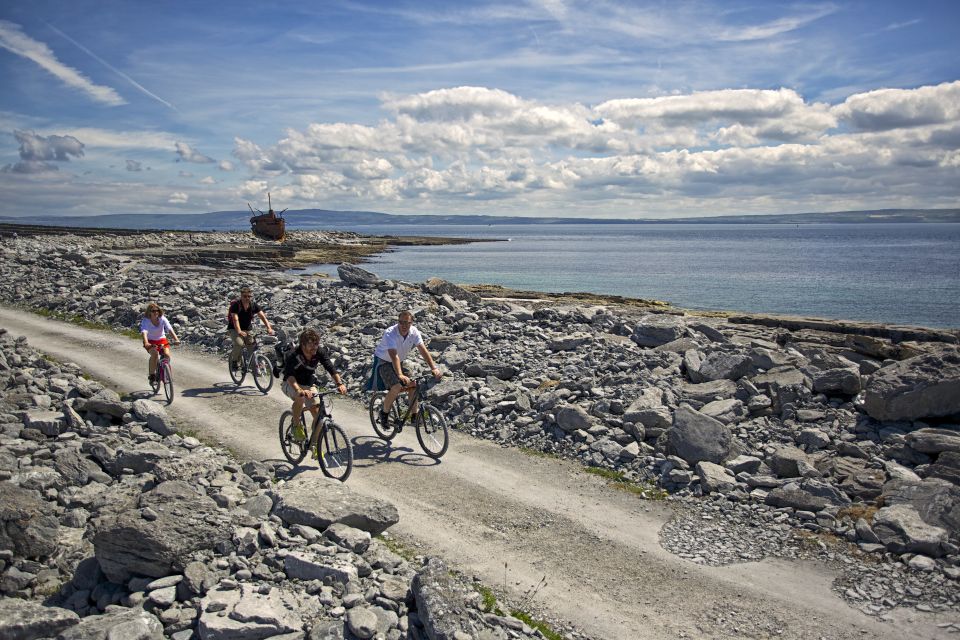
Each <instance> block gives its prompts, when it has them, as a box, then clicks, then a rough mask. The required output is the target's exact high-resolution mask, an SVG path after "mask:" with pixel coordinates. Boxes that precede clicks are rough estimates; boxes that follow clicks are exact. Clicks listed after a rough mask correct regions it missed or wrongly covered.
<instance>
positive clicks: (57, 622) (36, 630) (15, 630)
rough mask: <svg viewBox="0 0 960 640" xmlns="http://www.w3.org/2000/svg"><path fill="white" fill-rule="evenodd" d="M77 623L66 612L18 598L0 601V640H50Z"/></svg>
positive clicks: (1, 599) (78, 618) (65, 610)
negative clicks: (45, 639)
mask: <svg viewBox="0 0 960 640" xmlns="http://www.w3.org/2000/svg"><path fill="white" fill-rule="evenodd" d="M79 621H80V617H79V616H77V614H76V613H74V612H73V611H69V610H67V609H60V608H59V607H45V606H43V605H42V604H40V603H39V602H32V601H30V600H21V599H19V598H0V638H3V639H4V640H33V638H52V637H54V636H56V635H57V634H58V633H60V632H61V631H63V630H64V629H67V628H69V627H71V626H73V625H75V624H77V623H78V622H79Z"/></svg>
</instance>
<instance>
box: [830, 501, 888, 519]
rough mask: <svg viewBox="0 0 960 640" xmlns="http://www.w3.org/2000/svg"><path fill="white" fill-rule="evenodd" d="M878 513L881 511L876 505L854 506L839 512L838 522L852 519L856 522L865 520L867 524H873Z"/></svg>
mask: <svg viewBox="0 0 960 640" xmlns="http://www.w3.org/2000/svg"><path fill="white" fill-rule="evenodd" d="M877 511H879V509H878V507H876V506H874V505H865V504H854V505H850V506H849V507H844V508H843V509H840V511H838V512H837V520H842V519H843V518H850V519H851V520H853V521H854V522H856V521H857V520H859V519H860V518H863V519H864V520H866V521H867V522H873V516H874V514H875V513H876V512H877Z"/></svg>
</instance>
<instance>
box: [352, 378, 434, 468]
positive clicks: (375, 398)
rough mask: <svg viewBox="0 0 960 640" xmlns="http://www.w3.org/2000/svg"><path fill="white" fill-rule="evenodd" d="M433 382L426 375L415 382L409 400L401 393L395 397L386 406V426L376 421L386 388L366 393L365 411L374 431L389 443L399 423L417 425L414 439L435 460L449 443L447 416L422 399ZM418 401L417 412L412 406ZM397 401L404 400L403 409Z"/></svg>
mask: <svg viewBox="0 0 960 640" xmlns="http://www.w3.org/2000/svg"><path fill="white" fill-rule="evenodd" d="M436 383H437V380H436V379H435V378H433V376H426V377H424V378H421V379H419V380H417V381H415V382H414V386H413V388H414V389H415V392H414V395H413V399H412V402H410V401H408V399H407V396H406V394H405V393H401V394H400V395H399V396H397V399H396V401H395V402H394V403H393V406H392V407H390V419H389V420H388V424H386V425H384V424H380V408H381V407H382V406H383V398H384V396H385V395H386V391H375V392H373V393H372V394H370V402H369V403H368V405H367V410H368V412H369V413H370V424H371V425H373V430H374V431H375V432H376V434H377V435H378V436H380V437H381V438H383V439H384V440H386V441H387V442H390V441H391V440H393V439H394V438H395V437H396V436H397V434H398V433H399V432H400V430H401V429H402V428H403V425H405V424H406V423H407V422H411V423H413V424H414V425H415V426H416V428H417V440H418V441H419V442H420V447H421V448H422V449H423V452H424V453H426V454H427V455H428V456H430V457H431V458H433V459H434V460H439V459H440V457H441V456H442V455H443V454H444V453H446V452H447V447H448V446H449V445H450V435H449V433H448V429H447V419H446V418H444V417H443V414H442V413H440V411H439V410H438V409H437V408H436V407H434V406H433V405H432V404H430V403H429V402H426V401H425V396H424V392H425V391H428V390H429V389H430V388H431V387H433V386H434V385H435V384H436ZM408 389H409V387H408ZM406 390H407V389H405V390H404V391H406ZM418 402H419V405H420V406H419V411H417V412H416V413H413V411H412V407H413V405H415V404H417V403H418ZM401 403H407V406H406V408H404V409H401V408H400V407H401Z"/></svg>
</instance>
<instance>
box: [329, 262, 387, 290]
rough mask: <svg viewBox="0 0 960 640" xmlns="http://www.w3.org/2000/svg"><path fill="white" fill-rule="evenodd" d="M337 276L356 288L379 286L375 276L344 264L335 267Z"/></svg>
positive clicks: (377, 277)
mask: <svg viewBox="0 0 960 640" xmlns="http://www.w3.org/2000/svg"><path fill="white" fill-rule="evenodd" d="M337 275H338V276H340V280H342V281H343V282H345V283H347V284H352V285H354V286H357V287H375V286H377V285H378V284H380V277H379V276H377V274H375V273H370V272H369V271H367V270H366V269H361V268H360V267H358V266H356V265H354V264H347V263H345V262H344V263H343V264H341V265H339V266H338V267H337Z"/></svg>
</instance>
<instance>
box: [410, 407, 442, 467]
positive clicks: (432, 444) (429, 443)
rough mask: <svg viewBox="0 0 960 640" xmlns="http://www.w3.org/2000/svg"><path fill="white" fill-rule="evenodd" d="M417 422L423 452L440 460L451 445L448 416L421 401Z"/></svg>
mask: <svg viewBox="0 0 960 640" xmlns="http://www.w3.org/2000/svg"><path fill="white" fill-rule="evenodd" d="M416 424H417V440H419V441H420V446H421V447H422V448H423V452H424V453H426V454H427V455H428V456H430V457H431V458H433V459H434V460H439V459H440V456H442V455H443V454H445V453H446V452H447V447H448V446H449V445H450V436H449V434H448V433H447V420H446V418H444V417H443V414H442V413H440V412H439V411H437V409H436V408H434V407H432V406H431V405H429V404H425V403H422V402H421V403H420V412H419V413H418V414H417V417H416Z"/></svg>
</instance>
